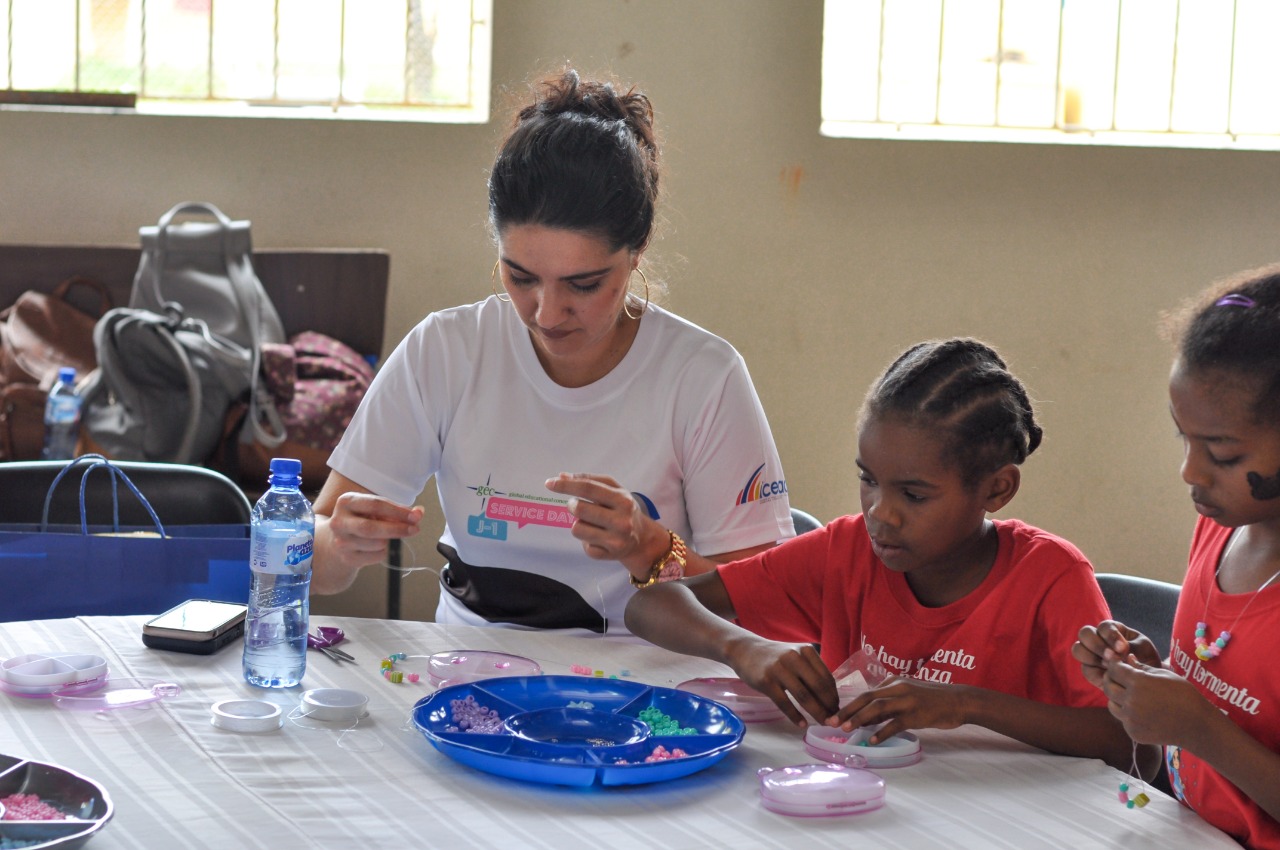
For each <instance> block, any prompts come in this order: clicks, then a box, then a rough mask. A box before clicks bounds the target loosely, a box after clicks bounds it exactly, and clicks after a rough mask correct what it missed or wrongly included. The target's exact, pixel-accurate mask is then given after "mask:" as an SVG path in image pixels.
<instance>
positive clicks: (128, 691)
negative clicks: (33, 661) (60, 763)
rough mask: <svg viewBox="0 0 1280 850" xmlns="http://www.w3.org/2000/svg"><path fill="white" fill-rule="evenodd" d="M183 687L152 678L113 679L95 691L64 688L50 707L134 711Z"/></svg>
mask: <svg viewBox="0 0 1280 850" xmlns="http://www.w3.org/2000/svg"><path fill="white" fill-rule="evenodd" d="M180 693H182V686H181V685H177V684H174V683H173V682H161V681H157V680H154V679H112V680H111V681H109V682H107V683H106V685H105V686H103V687H101V688H99V689H97V690H94V691H87V692H86V691H83V690H76V689H75V688H66V689H64V690H60V691H54V693H53V704H54V705H55V706H57V707H58V708H65V709H68V710H70V711H110V710H112V709H116V708H137V707H138V706H141V705H146V704H147V703H152V702H156V701H158V700H162V699H167V698H169V697H175V696H177V695H178V694H180Z"/></svg>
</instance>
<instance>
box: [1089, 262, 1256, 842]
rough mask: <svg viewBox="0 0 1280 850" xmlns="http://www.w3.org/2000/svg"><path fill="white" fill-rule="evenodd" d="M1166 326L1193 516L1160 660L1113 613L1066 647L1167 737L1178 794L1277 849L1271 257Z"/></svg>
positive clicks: (1129, 717) (1126, 707)
mask: <svg viewBox="0 0 1280 850" xmlns="http://www.w3.org/2000/svg"><path fill="white" fill-rule="evenodd" d="M1168 330H1169V331H1170V332H1171V335H1172V336H1173V338H1174V339H1175V341H1176V343H1177V348H1178V355H1177V358H1176V360H1175V361H1174V364H1173V370H1172V373H1171V375H1170V377H1169V409H1170V412H1171V413H1172V414H1173V420H1174V424H1175V425H1177V427H1178V433H1179V435H1180V436H1181V438H1182V443H1183V448H1184V459H1183V462H1182V479H1183V480H1184V481H1185V482H1186V483H1187V484H1188V485H1189V486H1190V487H1191V501H1192V502H1193V503H1194V504H1195V507H1196V511H1197V512H1198V513H1199V514H1200V515H1201V516H1200V519H1199V520H1197V524H1196V529H1195V534H1194V536H1193V538H1192V543H1191V556H1190V559H1189V564H1188V569H1187V576H1186V579H1185V581H1184V582H1183V586H1182V593H1181V596H1180V598H1179V601H1178V611H1177V615H1176V617H1175V619H1174V625H1173V637H1172V642H1171V648H1170V653H1169V658H1168V659H1167V660H1162V659H1161V658H1160V657H1159V655H1158V653H1157V652H1156V650H1155V648H1154V647H1153V646H1152V644H1151V642H1150V641H1149V640H1148V639H1147V638H1146V637H1145V636H1143V635H1142V634H1140V633H1138V632H1136V631H1135V630H1133V629H1131V628H1129V627H1128V626H1125V625H1124V624H1123V623H1117V622H1114V621H1111V620H1107V621H1103V622H1102V623H1100V624H1099V625H1098V626H1097V627H1096V628H1095V627H1087V628H1085V629H1082V630H1081V632H1080V636H1079V642H1078V643H1077V644H1076V645H1075V647H1073V649H1072V653H1073V654H1074V656H1075V657H1076V659H1078V660H1079V661H1080V662H1081V665H1082V668H1083V670H1084V674H1085V676H1086V677H1087V678H1088V679H1089V680H1090V681H1091V682H1093V683H1094V684H1096V685H1097V686H1098V687H1099V688H1101V689H1102V691H1103V693H1105V694H1106V696H1107V697H1108V699H1109V700H1110V703H1109V706H1110V709H1111V713H1112V714H1114V715H1115V716H1116V717H1117V718H1119V719H1120V720H1121V721H1122V722H1123V723H1124V725H1125V729H1126V730H1127V731H1128V732H1129V734H1130V735H1132V736H1133V740H1135V741H1139V742H1143V743H1148V744H1164V745H1166V747H1167V751H1166V760H1167V764H1168V767H1169V779H1170V784H1171V785H1172V787H1173V790H1174V792H1175V793H1176V794H1177V795H1178V797H1179V799H1181V800H1182V801H1183V802H1185V803H1186V804H1187V805H1189V806H1190V807H1191V808H1193V809H1195V810H1196V811H1197V812H1198V813H1199V814H1200V815H1201V816H1202V817H1203V818H1204V819H1205V820H1207V821H1208V822H1210V823H1212V824H1213V825H1214V826H1217V827H1218V828H1220V829H1222V830H1223V831H1224V832H1227V833H1228V834H1230V835H1231V836H1232V837H1234V838H1235V839H1236V840H1238V841H1240V842H1242V843H1243V844H1244V845H1245V846H1247V847H1253V848H1264V847H1265V848H1280V677H1277V676H1276V675H1275V670H1276V659H1275V652H1276V649H1277V646H1280V265H1275V266H1270V267H1268V268H1264V269H1257V270H1254V271H1249V272H1244V273H1241V274H1239V275H1237V276H1235V277H1233V278H1231V279H1229V280H1226V281H1223V282H1221V283H1219V284H1216V285H1214V286H1212V287H1210V288H1209V289H1208V290H1207V291H1206V292H1205V293H1204V294H1203V295H1201V296H1200V298H1198V299H1196V300H1195V301H1194V302H1192V303H1190V304H1189V305H1188V306H1187V307H1186V308H1184V309H1183V310H1182V311H1180V312H1179V313H1177V314H1175V315H1173V316H1171V317H1170V319H1169V324H1168Z"/></svg>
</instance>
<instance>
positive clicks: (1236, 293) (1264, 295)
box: [1163, 264, 1280, 427]
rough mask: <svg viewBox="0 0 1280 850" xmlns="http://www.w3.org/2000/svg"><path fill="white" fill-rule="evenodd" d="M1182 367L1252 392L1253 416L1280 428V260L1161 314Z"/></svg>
mask: <svg viewBox="0 0 1280 850" xmlns="http://www.w3.org/2000/svg"><path fill="white" fill-rule="evenodd" d="M1163 330H1164V333H1165V336H1167V337H1169V338H1171V339H1172V340H1173V341H1174V343H1175V344H1176V345H1177V348H1178V358H1179V360H1180V361H1181V363H1182V367H1183V368H1184V369H1187V370H1189V371H1193V372H1215V373H1217V374H1218V375H1219V376H1222V377H1226V378H1228V379H1233V380H1236V381H1239V382H1241V383H1242V384H1243V385H1245V386H1247V387H1248V388H1249V390H1250V391H1251V392H1255V393H1256V395H1255V397H1254V401H1253V404H1252V410H1251V412H1252V414H1253V417H1254V420H1255V421H1256V422H1258V423H1259V424H1270V425H1272V426H1276V427H1280V264H1276V265H1270V266H1264V267H1262V268H1258V269H1250V270H1248V271H1243V272H1240V273H1238V274H1236V275H1233V276H1231V277H1229V278H1225V279H1223V280H1220V281H1218V282H1216V283H1214V284H1213V285H1212V286H1210V287H1209V288H1208V289H1206V290H1205V291H1204V292H1203V293H1201V294H1200V295H1199V296H1197V297H1196V298H1194V299H1192V300H1190V301H1188V302H1186V303H1184V304H1183V305H1182V307H1181V309H1179V310H1177V311H1175V312H1173V313H1169V314H1166V315H1165V316H1164V322H1163Z"/></svg>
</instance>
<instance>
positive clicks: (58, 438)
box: [42, 366, 81, 460]
mask: <svg viewBox="0 0 1280 850" xmlns="http://www.w3.org/2000/svg"><path fill="white" fill-rule="evenodd" d="M80 402H81V398H80V394H79V393H78V392H76V370H75V369H74V368H73V367H71V366H63V367H62V368H61V369H59V370H58V380H57V383H55V384H54V385H53V389H51V390H49V398H48V400H47V401H45V403H44V453H43V455H42V457H43V458H44V459H45V460H66V459H68V458H73V457H75V456H76V440H77V439H78V438H79V437H80Z"/></svg>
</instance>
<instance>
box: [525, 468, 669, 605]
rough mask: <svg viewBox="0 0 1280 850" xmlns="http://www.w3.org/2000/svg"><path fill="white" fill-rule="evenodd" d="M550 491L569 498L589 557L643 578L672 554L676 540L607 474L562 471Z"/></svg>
mask: <svg viewBox="0 0 1280 850" xmlns="http://www.w3.org/2000/svg"><path fill="white" fill-rule="evenodd" d="M547 489H548V490H550V491H552V492H553V493H560V494H562V495H566V496H569V504H568V509H569V513H571V514H573V516H574V523H573V529H572V533H573V536H574V537H576V538H577V539H578V540H580V541H582V550H583V551H584V552H586V554H587V557H589V558H595V559H596V560H600V561H621V562H622V564H623V566H625V567H626V568H627V569H628V570H629V571H630V572H631V574H632V575H633V576H635V577H636V578H638V579H640V580H644V579H646V578H648V577H649V567H650V566H651V565H652V564H653V562H654V561H655V560H657V559H658V558H660V557H661V556H662V553H663V552H665V551H667V548H668V546H670V543H671V537H670V535H669V534H668V532H667V531H666V529H664V528H663V527H662V526H660V525H658V523H656V522H654V521H653V520H652V519H650V518H649V516H648V515H647V514H646V513H645V512H644V510H643V509H642V508H641V507H640V503H639V502H638V501H637V500H636V499H635V497H633V496H632V495H631V493H630V491H628V490H626V489H624V488H623V487H622V485H620V484H619V483H618V482H617V481H615V480H613V479H612V478H610V477H609V476H607V475H584V474H577V475H570V474H568V473H561V474H560V475H558V476H556V477H555V478H549V479H547Z"/></svg>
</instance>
